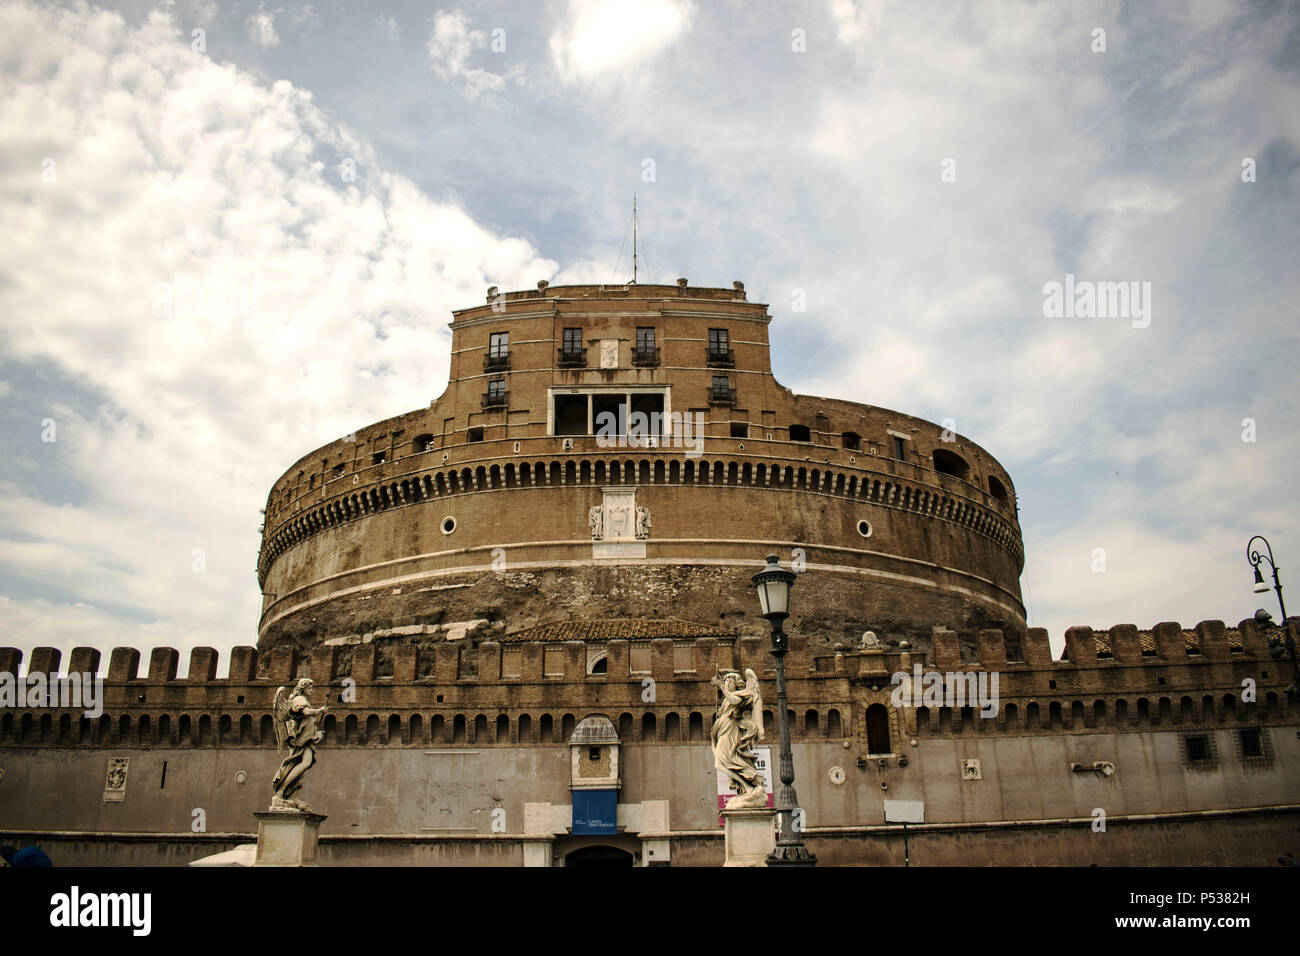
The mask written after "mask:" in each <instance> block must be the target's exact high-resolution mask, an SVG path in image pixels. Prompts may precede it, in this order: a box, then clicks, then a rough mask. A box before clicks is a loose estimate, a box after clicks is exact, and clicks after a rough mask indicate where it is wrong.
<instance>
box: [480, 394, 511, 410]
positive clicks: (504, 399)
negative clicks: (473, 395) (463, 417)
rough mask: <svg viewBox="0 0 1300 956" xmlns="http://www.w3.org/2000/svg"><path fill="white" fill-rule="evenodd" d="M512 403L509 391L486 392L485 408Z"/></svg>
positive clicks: (502, 406) (484, 397)
mask: <svg viewBox="0 0 1300 956" xmlns="http://www.w3.org/2000/svg"><path fill="white" fill-rule="evenodd" d="M509 403H510V393H509V392H484V393H483V407H484V408H505V407H506V405H508V404H509Z"/></svg>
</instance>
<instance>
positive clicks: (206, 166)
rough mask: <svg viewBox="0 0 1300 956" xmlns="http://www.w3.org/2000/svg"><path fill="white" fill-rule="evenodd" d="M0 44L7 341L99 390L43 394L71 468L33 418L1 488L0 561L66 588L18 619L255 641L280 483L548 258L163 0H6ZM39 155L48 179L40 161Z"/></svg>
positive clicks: (77, 629)
mask: <svg viewBox="0 0 1300 956" xmlns="http://www.w3.org/2000/svg"><path fill="white" fill-rule="evenodd" d="M0 38H3V39H0V60H3V62H5V63H6V64H9V69H8V71H7V73H6V75H5V78H4V85H3V96H0V152H3V154H4V155H5V156H7V157H8V158H9V161H10V162H11V163H12V166H11V168H12V169H13V170H14V171H20V170H26V171H27V172H26V173H17V172H16V173H15V175H11V176H8V177H6V178H5V179H4V181H3V182H2V183H0V218H3V220H4V221H5V222H6V223H7V224H8V228H9V229H10V230H12V231H11V232H10V234H11V235H20V234H21V235H24V236H26V237H27V239H25V240H24V242H22V243H18V244H16V243H9V244H8V246H7V253H6V262H7V269H9V270H12V271H11V272H10V273H9V274H10V275H11V276H21V280H20V281H9V282H5V283H3V284H2V285H0V351H3V353H4V354H5V355H6V356H7V357H8V359H9V360H10V361H11V362H13V363H15V364H16V365H18V366H19V367H20V368H21V367H22V366H24V365H27V364H31V365H32V366H40V367H49V366H52V367H53V368H55V369H57V372H58V376H59V378H60V379H61V380H63V381H67V382H76V383H77V385H78V390H89V391H91V392H92V393H93V394H94V395H95V396H96V399H97V400H96V401H95V402H94V404H93V405H92V406H91V407H79V406H75V403H71V402H69V403H67V404H65V405H64V407H61V408H58V409H57V411H55V416H56V417H57V418H58V422H59V426H58V427H59V430H58V442H59V444H58V446H57V448H59V449H63V454H62V456H61V457H59V458H57V459H56V458H51V457H50V456H49V455H39V454H37V452H38V451H39V450H40V449H41V448H42V447H43V446H40V445H39V444H37V443H38V442H39V432H40V430H39V428H37V427H36V425H35V424H34V425H33V427H32V429H31V435H32V437H31V438H30V441H31V442H32V443H33V445H32V453H31V457H35V458H38V459H40V461H41V464H40V466H39V467H40V468H41V471H42V478H41V480H38V481H33V482H32V483H31V485H30V487H26V486H25V487H16V486H13V485H8V486H6V487H4V488H3V493H0V498H3V501H2V502H0V529H3V531H0V565H2V566H3V567H4V568H5V570H6V571H7V572H8V573H9V574H11V575H17V576H20V577H22V578H25V579H26V580H28V581H31V582H34V583H35V585H36V586H38V587H40V588H47V589H50V593H59V592H61V593H68V594H72V595H75V602H74V601H69V602H67V603H65V602H61V601H58V600H54V599H52V598H50V599H36V598H13V599H12V600H10V602H9V603H8V605H7V610H8V611H9V612H11V613H9V614H8V619H9V620H10V621H11V622H12V621H14V620H20V621H23V622H24V625H23V627H22V628H20V629H19V630H17V631H14V630H12V629H10V630H9V633H10V634H11V635H12V634H21V635H22V639H23V640H24V643H31V644H52V645H55V646H61V647H65V648H66V647H69V646H71V645H72V643H82V642H89V643H95V644H98V645H100V646H105V645H106V644H108V643H113V642H118V641H125V642H129V643H139V642H141V641H144V640H146V638H147V639H148V640H149V641H151V642H152V643H158V644H173V645H175V646H178V647H182V648H184V647H192V646H195V645H215V646H230V645H232V644H238V643H252V642H254V641H255V639H256V622H257V615H258V612H259V601H258V593H257V585H256V578H255V576H254V574H253V568H254V565H255V555H256V551H257V548H258V540H259V535H258V533H257V527H258V523H259V517H258V508H260V507H261V506H262V505H263V504H264V503H265V497H266V493H267V490H268V489H269V487H270V485H271V483H272V482H273V481H274V479H275V478H276V477H277V476H278V474H279V473H280V472H281V471H282V470H283V469H284V468H285V467H287V466H288V465H289V464H290V463H291V462H292V461H293V460H294V459H295V458H297V457H298V456H299V455H300V454H302V453H303V452H304V451H306V450H308V449H310V448H312V447H314V446H315V445H316V444H320V443H323V442H325V441H328V440H330V439H332V438H334V437H337V436H338V435H342V434H344V433H346V432H347V431H349V430H351V429H352V428H355V427H357V426H360V425H364V424H366V423H368V422H372V421H376V420H378V419H381V418H383V417H386V416H389V415H392V414H396V413H399V412H402V411H406V410H409V409H413V408H419V407H422V406H425V405H427V404H428V402H429V400H430V399H431V398H433V397H434V396H435V395H436V394H437V392H438V391H439V390H440V388H441V383H442V382H444V381H445V379H446V375H447V365H448V352H447V340H446V337H445V336H444V335H443V334H442V333H443V331H444V325H445V323H446V321H447V316H448V315H449V313H450V310H451V309H452V308H459V307H461V306H463V305H464V304H465V303H466V302H470V301H476V300H478V299H479V298H480V297H481V296H482V294H483V289H484V288H486V287H487V286H488V285H491V284H497V285H500V286H502V287H505V288H516V287H525V286H527V285H529V284H531V283H533V282H536V280H537V279H539V278H547V277H549V276H551V275H553V274H554V272H555V268H556V267H555V263H553V262H550V261H548V260H545V259H541V258H539V257H538V255H537V253H536V251H535V250H534V249H533V247H532V246H531V245H529V244H528V243H527V242H523V241H521V240H519V239H514V238H508V237H500V236H497V235H495V234H493V233H491V232H489V231H488V230H486V229H484V228H482V227H480V226H479V225H478V224H477V223H475V222H474V221H473V220H472V219H471V218H470V217H469V216H468V215H467V214H466V213H465V212H464V210H462V209H460V208H458V207H457V206H455V205H452V204H449V203H447V202H433V201H431V200H430V199H429V198H428V197H427V196H426V195H424V194H423V193H422V192H421V190H420V189H419V188H418V187H417V186H416V185H415V184H414V183H412V182H411V181H410V180H409V179H407V178H405V177H403V176H401V175H399V174H396V173H394V172H392V171H391V170H389V169H387V168H385V167H384V165H383V163H382V162H381V161H380V159H379V158H378V157H377V156H376V155H375V154H374V152H373V151H372V150H371V149H370V148H369V147H368V146H367V145H366V143H365V142H364V141H362V140H359V139H358V138H356V137H355V136H353V135H352V134H350V133H349V132H348V131H346V130H344V129H340V128H338V127H336V126H335V125H333V124H332V122H331V121H330V120H329V119H328V118H327V117H326V116H325V115H324V114H323V113H322V112H321V111H320V110H318V109H317V108H316V107H315V106H314V105H313V104H312V102H311V98H310V96H309V95H308V94H306V93H304V92H303V91H302V90H299V89H297V88H295V87H294V86H293V85H292V84H290V83H288V82H286V81H280V82H277V83H275V84H274V85H273V86H271V87H269V88H268V87H267V86H264V85H262V84H261V83H260V82H259V81H257V80H256V79H255V78H254V77H252V76H251V75H249V74H247V73H244V72H241V71H240V70H238V69H235V68H232V67H230V66H226V65H219V64H217V63H215V62H213V60H211V59H210V58H208V57H206V56H202V55H196V54H194V53H193V52H192V51H191V50H190V48H189V45H188V43H187V42H186V37H185V36H184V35H183V34H182V33H181V31H180V30H179V29H178V28H177V25H176V24H175V23H174V22H173V21H171V20H170V19H168V18H167V17H166V16H164V15H162V14H159V13H155V14H153V15H151V16H150V17H149V18H148V19H147V20H146V22H145V23H143V24H142V25H140V26H139V27H130V26H128V25H127V24H126V23H125V22H124V21H123V19H122V18H121V17H120V16H118V15H116V14H109V13H104V12H102V11H96V10H87V9H75V10H63V11H56V10H49V9H45V8H40V7H36V6H33V5H31V4H25V3H15V4H9V5H7V6H5V7H4V8H2V9H0ZM17 38H23V39H22V41H21V42H19V40H18V39H17ZM53 63H62V64H69V65H72V64H75V65H76V69H65V70H61V71H58V72H47V71H46V68H45V66H43V64H53ZM91 78H94V81H93V82H91V81H90V79H91ZM46 156H53V157H55V158H57V160H58V164H59V167H58V168H59V171H60V173H59V177H58V180H57V182H54V183H47V182H44V181H43V180H42V178H41V175H40V171H41V159H42V157H46ZM343 157H350V158H352V159H353V160H354V161H355V164H356V168H357V175H356V177H355V181H353V182H345V181H343V179H342V178H341V177H340V160H341V158H343ZM126 250H129V254H128V253H127V252H126ZM168 288H170V289H171V290H173V295H172V297H171V301H170V307H167V305H168V302H167V297H166V296H161V300H162V303H163V307H159V301H160V293H161V290H163V289H168ZM178 289H179V290H180V291H181V295H180V296H179V297H177V296H176V295H175V294H174V293H175V290H178ZM190 289H202V290H206V291H207V292H208V293H222V292H228V291H231V290H233V296H229V295H224V296H223V295H219V294H218V295H210V296H208V297H207V298H205V297H203V296H191V295H190V294H189V290H190ZM11 379H12V376H7V377H6V381H9V380H11ZM36 397H37V398H39V399H40V400H41V401H40V402H39V403H38V404H40V405H41V406H42V407H49V408H51V409H54V408H55V407H56V406H57V405H58V404H59V403H61V402H64V399H65V398H66V396H64V395H63V394H62V393H61V392H60V391H59V390H58V389H57V388H55V389H51V390H50V392H49V394H40V395H38V396H36ZM100 398H102V407H101V401H99V399H100ZM51 462H57V463H56V464H51ZM51 469H54V471H51ZM51 483H58V484H60V485H62V486H71V487H76V488H79V489H81V492H80V493H79V494H78V495H76V496H74V498H75V499H76V500H75V503H62V502H60V501H59V500H56V499H50V498H47V497H45V496H43V495H42V494H41V493H40V491H39V490H38V489H43V488H44V487H46V486H47V485H49V484H51ZM196 548H201V549H203V552H204V554H203V558H204V560H203V564H204V569H203V570H201V571H196V570H194V564H195V557H194V549H196ZM83 605H91V606H93V608H95V609H96V610H95V611H94V613H91V612H90V611H88V610H87V609H86V607H85V606H83ZM133 622H139V623H133ZM97 628H98V629H99V632H100V633H99V636H100V638H101V640H96V641H89V640H88V638H89V636H90V635H91V633H92V632H93V631H95V630H96V629H97ZM10 639H13V638H10Z"/></svg>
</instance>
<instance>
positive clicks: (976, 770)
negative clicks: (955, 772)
mask: <svg viewBox="0 0 1300 956" xmlns="http://www.w3.org/2000/svg"><path fill="white" fill-rule="evenodd" d="M961 778H962V779H963V780H983V779H984V775H983V774H982V773H980V762H979V761H978V760H963V761H962V762H961Z"/></svg>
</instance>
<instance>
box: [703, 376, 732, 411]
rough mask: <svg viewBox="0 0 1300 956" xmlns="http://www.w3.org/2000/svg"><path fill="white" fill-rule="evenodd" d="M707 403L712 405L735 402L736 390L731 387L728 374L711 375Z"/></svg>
mask: <svg viewBox="0 0 1300 956" xmlns="http://www.w3.org/2000/svg"><path fill="white" fill-rule="evenodd" d="M709 403H710V404H712V405H734V404H735V403H736V390H735V389H734V388H732V387H731V378H730V377H729V376H726V375H715V376H713V384H712V385H710V386H709Z"/></svg>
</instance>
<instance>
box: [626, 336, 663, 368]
mask: <svg viewBox="0 0 1300 956" xmlns="http://www.w3.org/2000/svg"><path fill="white" fill-rule="evenodd" d="M632 364H633V365H643V366H644V365H658V364H659V350H658V349H657V348H655V330H654V329H653V328H639V329H637V330H636V351H634V352H633V353H632Z"/></svg>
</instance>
